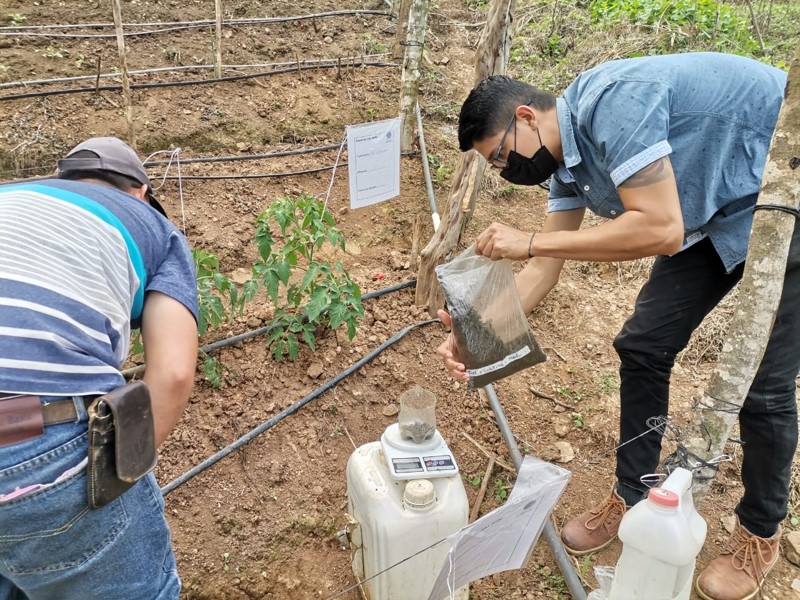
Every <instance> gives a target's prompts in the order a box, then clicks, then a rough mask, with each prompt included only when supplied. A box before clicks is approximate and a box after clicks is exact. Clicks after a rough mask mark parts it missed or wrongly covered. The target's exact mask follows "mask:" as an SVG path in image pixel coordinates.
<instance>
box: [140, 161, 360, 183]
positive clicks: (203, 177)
mask: <svg viewBox="0 0 800 600" xmlns="http://www.w3.org/2000/svg"><path fill="white" fill-rule="evenodd" d="M339 166H340V167H346V166H347V163H346V162H345V163H339ZM334 168H335V165H331V166H329V167H317V168H316V169H306V170H304V171H284V172H282V173H255V174H253V175H166V176H161V175H159V176H156V177H155V179H158V180H160V181H163V180H166V179H180V180H189V179H197V180H201V181H202V180H205V181H213V180H220V179H267V178H269V177H295V176H297V175H313V174H314V173H322V172H324V171H330V170H331V169H334Z"/></svg>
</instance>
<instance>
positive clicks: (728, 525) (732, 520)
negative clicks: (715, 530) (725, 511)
mask: <svg viewBox="0 0 800 600" xmlns="http://www.w3.org/2000/svg"><path fill="white" fill-rule="evenodd" d="M719 522H720V523H722V527H724V528H725V531H727V532H728V533H733V528H734V527H736V517H735V516H733V515H728V516H727V517H720V518H719Z"/></svg>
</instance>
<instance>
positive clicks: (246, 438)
mask: <svg viewBox="0 0 800 600" xmlns="http://www.w3.org/2000/svg"><path fill="white" fill-rule="evenodd" d="M432 323H441V321H440V320H439V319H429V320H427V321H420V322H419V323H414V324H413V325H409V326H408V327H406V328H404V329H401V330H400V331H398V332H397V333H395V334H394V335H393V336H392V337H390V338H389V339H388V340H386V341H385V342H383V343H382V344H381V345H380V346H378V347H377V348H375V349H374V350H372V351H371V352H369V353H367V354H366V355H364V356H363V357H362V358H361V359H359V360H358V361H357V362H355V363H353V364H352V365H350V366H349V367H348V368H347V369H345V370H344V371H342V372H341V373H339V374H338V375H337V376H336V377H334V378H332V379H329V380H328V381H326V382H325V383H324V384H322V385H321V386H320V387H318V388H317V389H315V390H314V391H313V392H311V393H310V394H308V395H307V396H305V397H304V398H302V399H300V400H298V401H297V402H295V403H294V404H292V405H291V406H289V407H288V408H285V409H283V410H282V411H281V412H279V413H278V414H277V415H275V416H274V417H272V418H271V419H269V420H268V421H265V422H264V423H262V424H261V425H259V426H258V427H256V428H255V429H252V430H250V432H249V433H246V434H245V435H243V436H242V437H240V438H239V439H237V440H236V441H235V442H233V443H232V444H230V445H228V446H226V447H225V448H223V449H222V450H220V451H219V452H217V453H216V454H214V455H212V456H210V457H208V458H207V459H206V460H204V461H203V462H201V463H200V464H199V465H197V466H195V467H193V468H192V469H190V470H189V471H187V472H186V473H184V474H183V475H181V476H180V477H177V478H176V479H173V480H172V481H170V482H169V483H168V484H167V485H165V486H164V487H162V488H161V493H162V494H163V495H164V496H166V495H167V494H169V493H170V492H171V491H173V490H174V489H175V488H177V487H178V486H180V485H183V484H184V483H186V482H187V481H189V480H190V479H191V478H192V477H195V476H196V475H198V474H200V473H202V472H203V471H205V470H206V469H207V468H209V467H210V466H211V465H213V464H215V463H217V462H219V461H220V460H222V459H223V458H225V457H226V456H228V455H229V454H230V453H231V452H233V451H234V450H237V449H238V448H241V447H242V446H244V445H245V444H247V443H248V442H250V441H252V440H253V439H254V438H255V437H256V436H258V435H260V434H262V433H264V432H265V431H267V430H268V429H270V428H272V427H274V426H275V425H277V424H278V423H280V422H281V421H282V420H283V419H285V418H286V417H288V416H289V415H292V414H294V413H296V412H297V411H298V410H300V409H301V408H303V407H304V406H305V405H306V404H308V403H309V402H311V401H312V400H314V399H315V398H318V397H319V396H321V395H322V394H324V393H325V392H327V391H328V390H330V389H331V388H332V387H334V386H335V385H336V384H337V383H339V382H340V381H342V380H343V379H345V378H347V377H349V376H350V375H352V374H353V373H355V372H356V371H358V370H359V369H360V368H361V367H363V366H364V365H365V364H367V363H368V362H370V361H371V360H372V359H373V358H375V357H376V356H378V355H379V354H380V353H381V352H383V351H384V350H386V349H387V348H388V347H390V346H392V345H393V344H395V343H396V342H398V341H399V340H400V339H401V338H403V337H404V336H405V335H406V334H407V333H409V332H410V331H412V330H414V329H416V328H417V327H422V326H424V325H430V324H432Z"/></svg>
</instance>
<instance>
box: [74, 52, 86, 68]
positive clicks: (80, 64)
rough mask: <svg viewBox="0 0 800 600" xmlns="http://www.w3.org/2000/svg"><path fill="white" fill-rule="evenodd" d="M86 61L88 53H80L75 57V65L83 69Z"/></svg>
mask: <svg viewBox="0 0 800 600" xmlns="http://www.w3.org/2000/svg"><path fill="white" fill-rule="evenodd" d="M85 63H86V55H85V54H78V58H76V59H75V66H76V67H78V68H79V69H82V68H83V67H84V64H85Z"/></svg>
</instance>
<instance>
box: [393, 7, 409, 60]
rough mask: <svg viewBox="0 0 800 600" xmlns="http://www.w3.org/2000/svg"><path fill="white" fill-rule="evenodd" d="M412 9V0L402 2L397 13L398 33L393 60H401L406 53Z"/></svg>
mask: <svg viewBox="0 0 800 600" xmlns="http://www.w3.org/2000/svg"><path fill="white" fill-rule="evenodd" d="M410 9H411V0H400V8H399V10H398V11H397V33H396V34H395V40H394V48H393V49H392V58H394V59H395V60H400V59H401V58H403V55H404V54H405V52H406V45H405V41H406V34H407V33H408V13H409V10H410Z"/></svg>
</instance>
